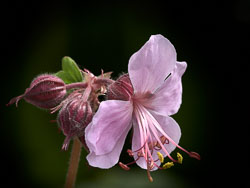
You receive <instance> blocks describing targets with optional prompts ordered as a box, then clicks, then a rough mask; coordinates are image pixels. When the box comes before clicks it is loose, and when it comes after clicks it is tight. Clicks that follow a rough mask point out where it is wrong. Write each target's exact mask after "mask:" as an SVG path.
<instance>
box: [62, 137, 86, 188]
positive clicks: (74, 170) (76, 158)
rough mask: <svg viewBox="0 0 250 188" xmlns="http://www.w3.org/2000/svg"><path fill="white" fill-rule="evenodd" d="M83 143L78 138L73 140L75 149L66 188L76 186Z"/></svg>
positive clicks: (72, 153)
mask: <svg viewBox="0 0 250 188" xmlns="http://www.w3.org/2000/svg"><path fill="white" fill-rule="evenodd" d="M81 149H82V146H81V142H80V141H79V139H78V138H75V139H74V140H73V147H72V152H71V156H70V161H69V168H68V174H67V177H66V183H65V188H73V187H74V186H75V181H76V175H77V170H78V165H79V161H80V155H81Z"/></svg>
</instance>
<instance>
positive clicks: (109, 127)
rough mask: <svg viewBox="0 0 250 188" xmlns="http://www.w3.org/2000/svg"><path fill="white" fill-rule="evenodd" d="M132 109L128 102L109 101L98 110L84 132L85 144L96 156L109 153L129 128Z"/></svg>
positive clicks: (103, 103)
mask: <svg viewBox="0 0 250 188" xmlns="http://www.w3.org/2000/svg"><path fill="white" fill-rule="evenodd" d="M132 112H133V108H132V105H131V103H130V102H129V101H119V100H109V101H104V102H102V103H101V104H100V106H99V109H98V111H97V113H96V114H95V116H94V117H93V120H92V123H91V124H89V125H88V126H87V128H86V131H85V136H86V144H87V146H88V147H89V150H90V152H94V153H95V154H96V155H103V154H107V153H110V152H111V151H112V150H113V149H114V147H115V146H116V144H117V142H118V141H119V139H120V137H121V136H122V135H123V134H124V132H126V131H127V130H128V129H129V128H130V126H131V119H132Z"/></svg>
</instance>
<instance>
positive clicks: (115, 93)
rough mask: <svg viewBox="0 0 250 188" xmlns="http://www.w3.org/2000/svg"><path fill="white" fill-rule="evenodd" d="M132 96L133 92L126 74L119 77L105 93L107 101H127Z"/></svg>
mask: <svg viewBox="0 0 250 188" xmlns="http://www.w3.org/2000/svg"><path fill="white" fill-rule="evenodd" d="M133 94H134V90H133V86H132V84H131V81H130V78H129V75H128V74H124V75H122V76H120V77H119V78H118V79H117V80H116V81H115V82H114V83H112V84H111V85H110V86H109V87H108V91H107V96H108V99H109V100H124V101H128V100H129V99H130V97H131V96H132V95H133Z"/></svg>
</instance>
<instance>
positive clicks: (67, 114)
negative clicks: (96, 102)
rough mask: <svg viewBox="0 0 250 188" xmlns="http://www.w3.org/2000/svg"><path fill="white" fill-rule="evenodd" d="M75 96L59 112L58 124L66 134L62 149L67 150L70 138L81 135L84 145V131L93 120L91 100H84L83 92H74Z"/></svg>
mask: <svg viewBox="0 0 250 188" xmlns="http://www.w3.org/2000/svg"><path fill="white" fill-rule="evenodd" d="M73 95H74V97H70V98H71V99H70V100H68V101H67V103H66V104H65V105H64V106H63V107H62V109H61V110H60V112H59V114H58V124H59V126H60V128H61V129H62V131H63V133H64V135H65V136H66V138H65V140H64V143H63V146H62V149H63V150H67V148H68V145H69V142H70V139H71V138H73V137H75V136H77V137H80V140H81V142H82V143H83V145H84V146H86V144H85V138H84V131H85V128H86V127H87V125H88V124H89V123H90V121H91V120H92V116H93V114H92V109H91V107H90V105H89V102H87V101H84V100H82V94H81V93H73Z"/></svg>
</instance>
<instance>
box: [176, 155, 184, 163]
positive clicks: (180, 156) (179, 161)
mask: <svg viewBox="0 0 250 188" xmlns="http://www.w3.org/2000/svg"><path fill="white" fill-rule="evenodd" d="M177 159H178V163H180V164H182V161H183V157H182V155H181V154H180V153H177Z"/></svg>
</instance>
